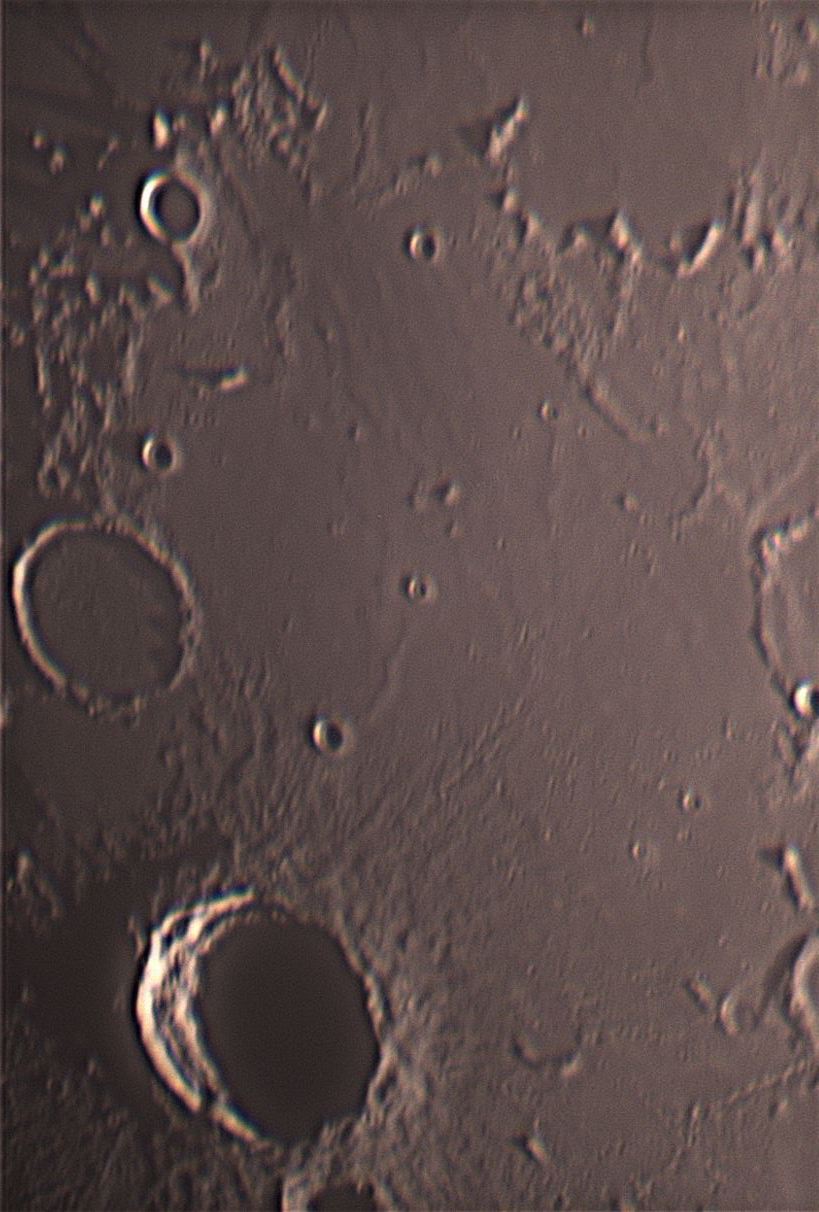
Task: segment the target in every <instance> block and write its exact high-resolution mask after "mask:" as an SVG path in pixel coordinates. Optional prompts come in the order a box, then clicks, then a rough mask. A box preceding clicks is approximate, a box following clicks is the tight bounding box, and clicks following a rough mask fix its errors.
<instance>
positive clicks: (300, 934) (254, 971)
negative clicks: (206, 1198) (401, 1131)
mask: <svg viewBox="0 0 819 1212" xmlns="http://www.w3.org/2000/svg"><path fill="white" fill-rule="evenodd" d="M200 1012H201V1021H202V1025H203V1028H204V1038H205V1040H206V1046H207V1050H208V1054H209V1055H210V1057H211V1058H212V1060H213V1061H214V1063H215V1065H216V1067H217V1069H218V1072H219V1074H220V1076H221V1079H222V1081H223V1083H224V1086H225V1088H226V1090H227V1091H228V1092H229V1096H230V1101H231V1104H232V1106H233V1107H234V1108H235V1110H236V1112H237V1113H238V1114H239V1115H240V1116H242V1117H243V1118H244V1119H245V1120H246V1121H247V1122H249V1123H251V1124H253V1125H254V1126H255V1128H256V1129H257V1130H258V1131H259V1132H260V1133H261V1134H262V1135H263V1136H265V1137H268V1138H271V1139H273V1140H277V1141H280V1142H281V1143H282V1144H285V1145H292V1144H295V1143H296V1142H297V1141H300V1140H306V1139H309V1138H311V1137H314V1136H316V1135H317V1134H318V1133H319V1132H320V1130H321V1128H322V1127H323V1125H324V1124H327V1123H332V1122H334V1121H337V1120H339V1119H342V1118H345V1117H346V1116H349V1115H357V1114H360V1113H361V1111H362V1109H363V1106H364V1103H365V1100H366V1096H367V1090H368V1088H369V1083H370V1081H371V1079H372V1077H373V1076H374V1074H375V1071H376V1068H377V1065H378V1059H379V1047H378V1040H377V1037H376V1033H375V1028H374V1025H373V1022H372V1019H371V1017H370V1012H369V1008H368V1003H367V998H366V992H365V986H364V983H363V980H362V979H361V977H360V976H359V975H358V974H357V972H356V971H355V970H354V969H353V968H352V967H351V965H350V963H349V960H348V958H347V956H346V954H345V952H344V951H343V949H342V947H341V945H340V944H339V943H338V941H337V940H336V938H335V937H334V936H333V935H332V934H330V933H329V932H328V931H326V930H324V929H323V928H321V927H320V926H318V925H315V924H312V923H307V922H303V921H299V920H297V919H296V918H294V917H291V916H289V915H286V914H283V913H280V912H278V911H276V912H275V913H273V914H271V915H270V916H269V917H268V916H261V915H255V914H254V916H253V917H252V918H251V919H250V920H246V921H244V922H243V923H241V924H238V925H236V926H234V927H233V928H232V929H231V930H230V931H229V932H228V933H226V934H225V935H224V937H223V938H222V939H220V940H219V941H218V942H217V943H216V944H215V945H214V946H213V948H212V950H211V951H210V952H209V954H208V956H207V959H206V960H205V962H204V963H203V967H202V983H201V994H200ZM328 1206H330V1205H328ZM333 1206H337V1205H333Z"/></svg>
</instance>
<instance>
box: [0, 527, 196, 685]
mask: <svg viewBox="0 0 819 1212" xmlns="http://www.w3.org/2000/svg"><path fill="white" fill-rule="evenodd" d="M12 593H13V599H14V607H15V613H16V619H17V625H18V629H19V633H20V638H21V640H22V642H23V645H24V647H25V649H26V651H27V653H28V655H29V657H30V658H31V660H32V661H33V663H34V665H35V666H36V667H37V669H38V670H39V671H40V673H41V674H42V675H43V676H44V677H45V678H46V679H47V681H48V682H50V683H51V685H52V686H53V687H54V689H56V690H58V691H60V692H62V693H65V694H67V695H68V696H69V697H71V698H73V699H74V700H75V701H77V702H80V703H82V704H83V705H84V706H86V707H87V708H89V709H99V708H102V707H119V706H127V705H129V704H130V705H134V704H139V703H141V702H142V701H144V699H146V698H147V697H148V696H150V695H152V694H155V693H157V692H159V691H161V690H167V689H170V688H171V687H172V686H174V685H175V683H176V682H177V681H178V680H179V678H180V676H181V675H182V673H183V672H184V670H185V668H186V666H187V664H188V661H189V658H190V655H191V651H192V644H193V641H194V639H195V635H196V627H195V624H196V617H195V615H196V611H195V602H194V598H193V593H192V590H191V586H190V583H189V581H188V578H187V575H186V574H185V572H184V570H183V569H182V567H181V565H180V564H179V563H178V561H176V560H175V559H174V558H173V557H172V556H171V555H170V554H169V553H168V552H166V551H165V550H164V549H163V548H162V547H161V546H160V545H159V544H158V543H156V542H155V541H154V540H152V539H150V538H149V537H148V536H147V535H146V534H144V533H143V532H142V531H140V530H139V529H137V528H136V527H135V526H133V524H132V523H130V522H128V521H126V520H125V519H123V518H106V519H102V520H100V519H75V520H58V521H55V522H52V523H50V524H49V525H47V526H45V527H44V528H43V529H42V530H41V531H40V532H39V534H38V535H37V536H36V537H35V538H34V540H33V541H32V542H31V543H30V544H29V545H28V546H27V547H26V548H25V549H24V550H23V551H22V553H21V555H20V557H19V558H18V560H17V563H16V564H15V567H14V573H13V584H12Z"/></svg>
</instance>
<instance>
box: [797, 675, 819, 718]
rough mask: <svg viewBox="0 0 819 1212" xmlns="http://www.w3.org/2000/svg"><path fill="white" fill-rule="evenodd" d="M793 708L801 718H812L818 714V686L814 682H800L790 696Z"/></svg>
mask: <svg viewBox="0 0 819 1212" xmlns="http://www.w3.org/2000/svg"><path fill="white" fill-rule="evenodd" d="M791 702H792V703H793V709H794V711H795V712H796V714H797V715H798V716H801V717H802V719H803V720H814V719H816V716H817V715H819V687H817V685H816V683H815V682H800V683H799V685H798V686H796V687H795V689H794V692H793V695H792V697H791Z"/></svg>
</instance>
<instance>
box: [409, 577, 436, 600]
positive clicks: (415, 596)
mask: <svg viewBox="0 0 819 1212" xmlns="http://www.w3.org/2000/svg"><path fill="white" fill-rule="evenodd" d="M402 588H403V591H404V597H405V598H406V599H407V600H408V601H409V602H413V603H417V604H418V605H421V606H429V605H431V604H432V603H433V602H435V601H437V600H438V585H437V583H436V581H435V578H434V577H432V576H430V574H429V573H428V572H411V573H409V575H408V576H405V577H404V580H403V582H402Z"/></svg>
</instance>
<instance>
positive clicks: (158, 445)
mask: <svg viewBox="0 0 819 1212" xmlns="http://www.w3.org/2000/svg"><path fill="white" fill-rule="evenodd" d="M141 458H142V465H143V467H144V468H145V469H146V471H150V472H153V473H154V474H155V475H167V474H168V472H170V471H177V470H178V468H179V465H180V463H181V461H182V459H181V454H180V450H179V446H178V445H177V443H176V442H175V441H174V439H173V438H170V437H167V436H165V435H162V434H155V433H149V434H148V435H147V436H146V438H145V440H144V441H143V443H142V450H141Z"/></svg>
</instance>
